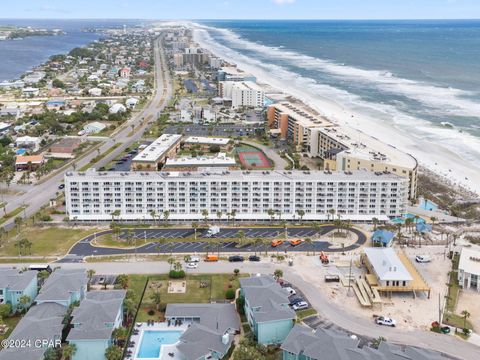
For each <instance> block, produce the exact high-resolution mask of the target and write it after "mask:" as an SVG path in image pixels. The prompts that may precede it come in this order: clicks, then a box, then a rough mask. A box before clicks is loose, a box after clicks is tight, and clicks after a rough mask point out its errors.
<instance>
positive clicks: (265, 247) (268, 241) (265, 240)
mask: <svg viewBox="0 0 480 360" xmlns="http://www.w3.org/2000/svg"><path fill="white" fill-rule="evenodd" d="M262 243H263V248H264V249H265V256H267V255H268V247H269V246H270V244H271V241H270V240H269V239H267V238H263V239H262Z"/></svg>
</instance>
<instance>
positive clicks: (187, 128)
mask: <svg viewBox="0 0 480 360" xmlns="http://www.w3.org/2000/svg"><path fill="white" fill-rule="evenodd" d="M264 131H265V129H264V128H263V126H259V125H255V124H245V125H240V124H218V125H215V126H214V127H211V126H208V125H200V124H188V125H169V126H167V127H166V128H165V130H164V133H165V134H182V133H185V135H188V136H218V137H230V136H231V137H238V136H247V135H255V133H256V132H258V133H263V132H264Z"/></svg>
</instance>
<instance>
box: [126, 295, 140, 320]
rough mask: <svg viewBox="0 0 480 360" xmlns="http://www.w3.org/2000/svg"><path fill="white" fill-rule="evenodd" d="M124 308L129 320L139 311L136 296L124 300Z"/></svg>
mask: <svg viewBox="0 0 480 360" xmlns="http://www.w3.org/2000/svg"><path fill="white" fill-rule="evenodd" d="M123 309H124V311H125V314H126V315H127V321H129V320H130V319H131V318H133V316H134V315H135V312H136V311H137V303H136V299H135V298H126V299H125V301H124V302H123Z"/></svg>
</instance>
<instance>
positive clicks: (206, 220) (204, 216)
mask: <svg viewBox="0 0 480 360" xmlns="http://www.w3.org/2000/svg"><path fill="white" fill-rule="evenodd" d="M202 216H203V221H205V224H208V210H207V209H203V210H202Z"/></svg>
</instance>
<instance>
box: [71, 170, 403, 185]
mask: <svg viewBox="0 0 480 360" xmlns="http://www.w3.org/2000/svg"><path fill="white" fill-rule="evenodd" d="M65 176H66V179H68V178H69V177H77V178H78V179H79V181H81V179H82V178H85V179H86V178H88V179H96V180H99V181H101V180H105V181H112V180H114V179H121V178H125V179H126V180H127V179H128V180H141V179H151V180H152V181H155V180H156V181H168V180H180V179H185V180H189V179H193V180H199V181H202V180H210V181H222V180H231V181H234V180H236V181H252V180H254V181H272V180H273V181H312V182H313V181H345V182H348V181H353V182H359V181H360V182H362V181H375V180H376V181H398V182H399V183H401V182H406V181H408V180H407V179H406V178H404V177H400V176H398V175H395V174H391V173H374V172H370V171H367V170H357V171H351V172H342V171H340V172H328V171H302V170H292V171H287V170H285V171H262V170H249V171H242V170H232V171H209V172H202V171H192V172H180V171H170V172H166V171H163V172H153V171H148V172H141V171H130V172H122V171H108V172H98V171H96V170H95V169H89V170H88V171H86V172H67V173H66V175H65Z"/></svg>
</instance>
